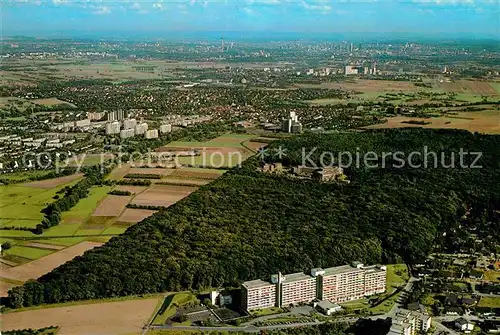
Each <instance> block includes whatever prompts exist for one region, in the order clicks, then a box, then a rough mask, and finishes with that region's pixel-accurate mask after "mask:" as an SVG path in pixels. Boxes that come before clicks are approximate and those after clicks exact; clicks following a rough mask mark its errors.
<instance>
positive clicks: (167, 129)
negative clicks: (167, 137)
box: [160, 124, 172, 134]
mask: <svg viewBox="0 0 500 335" xmlns="http://www.w3.org/2000/svg"><path fill="white" fill-rule="evenodd" d="M171 131H172V125H171V124H162V125H161V126H160V133H164V134H165V133H170V132H171Z"/></svg>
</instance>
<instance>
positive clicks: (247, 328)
mask: <svg viewBox="0 0 500 335" xmlns="http://www.w3.org/2000/svg"><path fill="white" fill-rule="evenodd" d="M419 280H420V279H418V278H415V277H411V278H410V280H408V283H406V285H405V287H404V288H403V292H402V293H401V296H400V297H401V298H402V297H404V296H405V295H406V294H408V293H409V292H411V290H412V289H413V284H414V283H415V282H417V281H419ZM401 298H400V299H398V301H396V302H395V303H394V305H393V306H392V308H391V310H390V311H389V312H387V313H385V314H382V315H376V316H369V317H364V318H366V319H372V320H376V319H385V318H394V317H395V316H396V314H397V313H398V311H399V310H400V309H401V308H402V307H403V304H402V303H401V301H400V300H401ZM311 310H312V308H311V307H308V306H304V307H297V308H294V309H292V310H291V311H290V312H288V313H283V314H280V316H291V315H301V314H308V313H309V312H310V311H311ZM275 317H276V315H266V316H262V317H259V318H256V319H254V320H252V321H249V322H247V323H244V324H242V325H241V326H233V327H199V326H172V325H166V324H165V325H160V326H152V325H150V326H149V329H170V330H172V329H176V330H198V331H214V330H215V331H233V332H245V333H258V332H260V331H261V330H272V329H283V328H294V327H304V326H314V325H319V324H322V323H324V322H325V321H314V322H307V323H291V324H280V325H273V326H262V327H257V326H255V325H254V323H256V322H259V321H265V320H268V319H272V318H275ZM464 317H465V318H466V319H467V320H469V321H476V320H478V318H477V317H476V316H473V315H465V316H464ZM456 318H457V317H456V316H443V317H435V318H433V324H434V326H435V327H436V332H435V335H437V334H441V333H442V332H447V334H451V335H460V334H459V333H457V332H456V331H454V330H452V329H449V328H447V327H445V326H444V325H443V324H442V323H441V322H443V321H444V322H447V321H454V320H455V319H456ZM358 319H359V317H344V318H337V319H332V320H329V321H333V322H347V323H353V322H356V321H357V320H358Z"/></svg>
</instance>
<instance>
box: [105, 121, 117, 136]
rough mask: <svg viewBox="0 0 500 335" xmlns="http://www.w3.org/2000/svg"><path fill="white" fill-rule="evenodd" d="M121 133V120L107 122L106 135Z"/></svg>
mask: <svg viewBox="0 0 500 335" xmlns="http://www.w3.org/2000/svg"><path fill="white" fill-rule="evenodd" d="M119 133H120V122H118V121H114V122H110V123H106V135H113V134H119Z"/></svg>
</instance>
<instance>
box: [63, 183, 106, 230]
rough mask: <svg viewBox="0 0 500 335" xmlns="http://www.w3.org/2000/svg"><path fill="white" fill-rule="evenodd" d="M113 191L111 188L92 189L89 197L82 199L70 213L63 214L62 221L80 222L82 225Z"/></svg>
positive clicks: (94, 187)
mask: <svg viewBox="0 0 500 335" xmlns="http://www.w3.org/2000/svg"><path fill="white" fill-rule="evenodd" d="M111 189H112V187H111V186H100V187H96V186H93V187H92V188H91V189H90V193H89V196H88V197H86V198H85V199H81V200H80V201H79V202H78V203H77V204H76V205H75V207H73V208H71V209H70V210H69V211H67V212H63V214H62V221H63V222H65V221H66V222H75V221H76V222H78V221H79V222H80V223H83V222H84V221H85V220H86V219H87V218H88V217H89V216H90V215H91V214H92V212H94V209H96V207H97V205H98V204H99V203H100V202H101V201H102V200H103V199H104V198H105V197H106V196H107V194H108V192H109V191H111Z"/></svg>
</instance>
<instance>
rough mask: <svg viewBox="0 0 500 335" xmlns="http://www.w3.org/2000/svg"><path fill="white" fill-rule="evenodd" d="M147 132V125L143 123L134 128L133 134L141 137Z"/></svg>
mask: <svg viewBox="0 0 500 335" xmlns="http://www.w3.org/2000/svg"><path fill="white" fill-rule="evenodd" d="M147 130H148V124H147V123H145V122H143V123H140V124H138V125H137V126H135V134H136V135H143V134H144V133H146V131H147Z"/></svg>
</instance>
